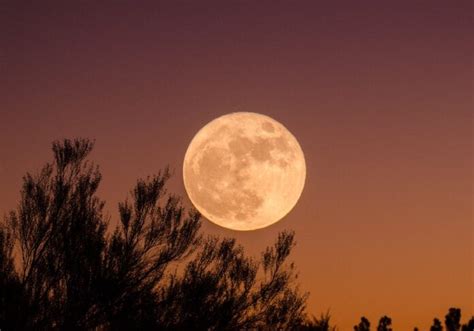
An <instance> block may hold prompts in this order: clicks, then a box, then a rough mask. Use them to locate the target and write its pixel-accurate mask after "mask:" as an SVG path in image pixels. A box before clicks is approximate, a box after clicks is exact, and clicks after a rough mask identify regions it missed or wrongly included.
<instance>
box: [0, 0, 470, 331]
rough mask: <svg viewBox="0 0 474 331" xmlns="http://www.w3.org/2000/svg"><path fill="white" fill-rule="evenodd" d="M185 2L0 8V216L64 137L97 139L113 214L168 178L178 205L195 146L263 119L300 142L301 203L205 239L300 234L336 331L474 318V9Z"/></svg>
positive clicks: (253, 249) (306, 279) (308, 283)
mask: <svg viewBox="0 0 474 331" xmlns="http://www.w3.org/2000/svg"><path fill="white" fill-rule="evenodd" d="M59 3H60V2H58V4H59ZM189 3H190V4H188V5H184V2H181V4H177V3H176V2H175V4H174V5H172V6H171V5H169V4H168V5H164V4H160V3H159V2H155V4H154V5H153V6H151V5H149V6H148V5H147V6H145V5H142V7H137V6H134V5H133V4H132V2H129V3H128V4H122V5H116V4H115V5H109V6H107V5H91V4H92V2H90V4H89V5H84V4H82V5H77V6H76V7H73V6H71V5H70V4H68V5H64V4H63V5H61V6H60V5H54V4H53V3H52V2H41V4H40V3H36V4H34V5H32V6H35V7H26V6H25V7H21V6H20V5H16V7H15V8H13V7H11V8H9V7H8V5H5V4H3V5H1V10H0V42H1V46H0V76H1V77H2V78H1V79H0V213H2V214H3V213H5V212H7V211H8V210H10V209H12V208H13V207H15V205H16V202H17V201H18V198H19V189H20V184H21V176H22V175H23V174H24V173H25V172H26V171H34V170H36V169H38V168H39V167H40V166H41V165H42V164H43V163H44V162H45V161H47V160H49V159H50V158H51V152H50V143H51V141H52V140H54V139H58V138H63V137H75V136H85V137H90V138H94V139H96V141H97V143H96V149H95V152H94V154H93V158H94V160H95V161H97V163H99V164H100V165H101V169H102V172H103V174H104V180H103V183H102V188H101V196H102V197H103V198H105V199H106V200H107V202H108V204H107V206H108V210H110V213H111V215H112V216H113V217H115V216H116V214H115V210H116V205H117V203H118V201H120V200H122V199H123V198H124V197H125V195H126V193H127V192H128V190H129V189H130V188H131V187H132V185H133V184H134V182H135V180H136V179H137V178H138V177H140V176H146V175H148V174H153V173H156V172H157V171H158V170H159V169H160V168H163V167H164V166H165V165H166V164H170V165H171V167H172V168H174V169H175V171H176V175H175V176H174V178H173V179H172V181H171V183H170V184H171V189H172V190H173V191H175V192H177V193H179V194H182V195H183V196H184V188H183V183H182V178H181V176H180V175H181V167H182V160H183V156H184V153H185V151H186V148H187V145H188V143H189V142H190V140H191V138H192V137H193V136H194V134H195V133H196V132H197V131H198V130H199V129H200V128H201V127H202V126H203V125H205V124H206V123H207V122H209V121H210V120H212V119H213V118H215V117H217V116H220V115H222V114H225V113H229V112H233V111H251V112H259V113H263V114H266V115H269V116H271V117H273V118H275V119H276V120H278V121H280V122H281V123H283V124H284V125H285V126H287V127H288V128H289V129H290V130H291V131H292V133H293V134H294V135H295V136H296V137H297V139H298V140H299V142H300V144H301V147H302V148H303V151H304V152H305V156H306V159H307V168H308V169H307V170H308V174H307V182H306V186H305V190H304V192H303V195H302V198H301V200H300V202H299V203H298V205H297V206H296V208H295V209H294V210H293V211H292V212H291V213H290V214H289V215H288V216H287V217H286V218H285V219H284V220H283V221H281V222H279V223H277V224H276V225H274V226H271V227H269V228H266V229H263V230H259V231H255V232H250V233H248V232H246V233H238V232H233V231H230V230H225V229H222V228H218V227H217V226H215V225H213V224H210V223H208V222H205V224H204V226H203V231H205V232H207V233H213V234H220V235H226V236H235V237H237V239H238V240H239V242H241V243H242V244H243V245H245V246H246V247H247V249H248V251H249V252H250V253H252V254H256V253H257V252H258V251H260V250H262V249H263V248H264V247H265V246H267V245H269V244H271V243H272V242H273V241H274V239H275V238H276V235H277V233H278V231H281V230H284V229H294V230H295V231H296V236H297V241H298V245H297V247H296V249H295V251H294V253H293V255H292V258H293V260H294V261H295V262H296V264H297V266H298V269H299V271H300V281H301V288H302V289H303V290H307V291H310V292H311V296H310V299H309V302H308V307H309V311H310V312H312V313H315V314H319V313H320V312H322V311H326V310H327V309H330V310H331V312H332V315H333V318H334V320H335V322H336V323H337V324H338V325H339V327H340V328H341V329H342V330H350V329H352V326H353V325H354V324H356V323H357V322H358V320H359V318H360V316H362V315H365V316H367V317H368V318H369V319H370V320H371V322H372V325H374V324H376V323H377V321H378V319H379V318H380V316H382V315H383V314H388V315H390V316H391V317H392V318H393V320H394V327H395V329H396V330H409V329H412V328H413V326H415V325H417V326H419V327H422V328H425V329H426V328H427V327H428V325H429V324H430V323H431V320H432V318H433V317H435V316H437V317H440V318H442V317H443V316H444V315H445V313H446V311H447V309H448V308H449V307H450V306H457V307H460V308H462V311H463V316H464V317H467V316H468V315H469V314H473V310H474V308H473V295H474V292H473V284H472V279H473V260H474V259H473V246H472V242H473V227H472V201H473V195H472V185H473V180H472V168H473V164H472V151H473V139H472V124H473V122H472V107H473V105H472V91H473V90H472V56H473V54H472V17H471V16H472V2H471V1H457V2H455V3H451V2H446V1H415V2H414V1H396V2H395V1H392V2H390V3H389V2H385V1H383V2H382V1H366V2H363V3H361V2H356V1H337V2H333V3H332V4H325V5H322V4H319V3H318V4H315V3H314V2H310V1H301V2H297V3H298V4H296V3H294V2H291V3H290V2H278V1H259V2H258V4H256V3H255V2H250V1H247V2H245V1H228V2H227V1H226V2H225V5H224V4H223V3H224V2H219V3H220V4H219V3H218V2H216V3H211V2H209V3H208V5H204V2H199V4H200V5H199V6H198V5H196V4H195V5H191V2H189ZM186 201H187V203H189V201H188V200H186Z"/></svg>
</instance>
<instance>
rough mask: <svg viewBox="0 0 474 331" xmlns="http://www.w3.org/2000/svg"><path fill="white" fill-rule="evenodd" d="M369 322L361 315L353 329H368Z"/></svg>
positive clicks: (355, 330)
mask: <svg viewBox="0 0 474 331" xmlns="http://www.w3.org/2000/svg"><path fill="white" fill-rule="evenodd" d="M369 330H370V322H369V320H368V319H367V318H365V317H361V318H360V322H359V324H358V325H355V326H354V331H369Z"/></svg>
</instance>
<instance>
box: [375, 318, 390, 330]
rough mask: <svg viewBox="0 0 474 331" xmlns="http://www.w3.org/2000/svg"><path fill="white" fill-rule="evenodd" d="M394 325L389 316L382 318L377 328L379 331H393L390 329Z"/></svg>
mask: <svg viewBox="0 0 474 331" xmlns="http://www.w3.org/2000/svg"><path fill="white" fill-rule="evenodd" d="M391 325H392V319H391V318H390V317H388V316H382V318H380V321H379V325H378V326H377V331H392V328H391V327H390V326H391Z"/></svg>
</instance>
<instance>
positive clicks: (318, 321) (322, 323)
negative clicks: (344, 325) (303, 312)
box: [298, 311, 337, 331]
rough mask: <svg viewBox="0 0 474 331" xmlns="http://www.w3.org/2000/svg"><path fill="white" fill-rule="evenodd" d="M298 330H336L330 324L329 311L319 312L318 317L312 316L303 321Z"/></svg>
mask: <svg viewBox="0 0 474 331" xmlns="http://www.w3.org/2000/svg"><path fill="white" fill-rule="evenodd" d="M298 330H301V331H336V330H337V328H336V327H335V326H331V315H330V314H329V311H328V312H327V313H325V314H321V316H320V317H319V318H317V317H314V316H313V317H312V318H311V319H309V320H308V321H306V323H304V324H303V325H302V326H301V327H300V328H299V329H298Z"/></svg>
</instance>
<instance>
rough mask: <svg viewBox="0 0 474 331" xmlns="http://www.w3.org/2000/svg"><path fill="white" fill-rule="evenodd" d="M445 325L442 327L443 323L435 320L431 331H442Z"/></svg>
mask: <svg viewBox="0 0 474 331" xmlns="http://www.w3.org/2000/svg"><path fill="white" fill-rule="evenodd" d="M442 330H443V325H441V321H440V320H439V319H437V318H435V319H434V320H433V325H432V326H431V328H430V331H442Z"/></svg>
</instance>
